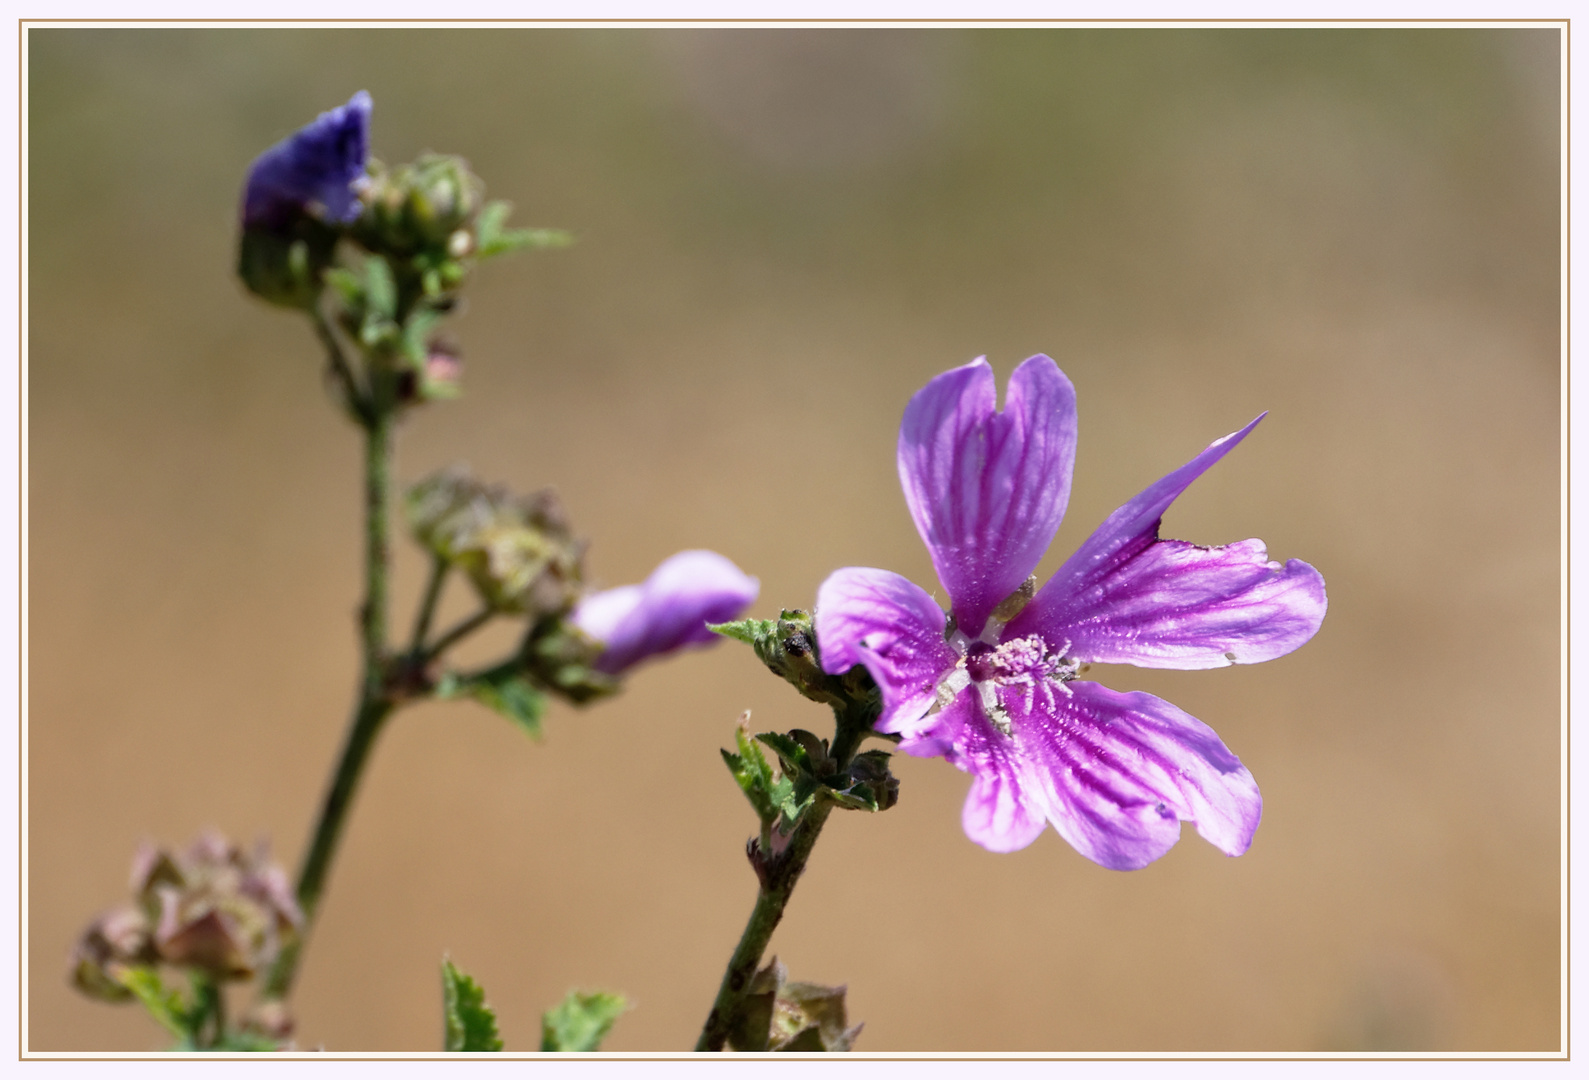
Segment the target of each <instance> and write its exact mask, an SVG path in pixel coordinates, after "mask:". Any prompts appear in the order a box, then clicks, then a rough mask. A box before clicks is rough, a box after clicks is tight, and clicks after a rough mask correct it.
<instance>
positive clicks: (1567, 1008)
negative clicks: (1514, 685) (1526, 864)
mask: <svg viewBox="0 0 1589 1080" xmlns="http://www.w3.org/2000/svg"><path fill="white" fill-rule="evenodd" d="M1561 65H1562V78H1561V90H1560V93H1561V102H1562V106H1561V116H1560V120H1559V123H1560V125H1561V128H1560V139H1561V141H1560V144H1559V145H1560V152H1561V208H1562V212H1561V213H1562V220H1561V237H1562V239H1561V382H1562V393H1561V446H1562V470H1561V484H1562V489H1561V490H1562V520H1561V587H1562V606H1561V642H1562V644H1561V649H1562V652H1561V656H1562V665H1561V701H1562V725H1561V745H1562V753H1561V806H1562V810H1561V814H1562V830H1561V864H1562V881H1561V897H1562V899H1561V905H1562V907H1561V1046H1562V1050H1563V1051H1564V1052H1565V1053H1566V1055H1567V1058H1568V1060H1571V1059H1572V919H1571V913H1572V660H1571V657H1572V560H1571V558H1570V555H1571V551H1572V408H1571V406H1572V24H1571V22H1569V23H1568V25H1567V26H1566V27H1565V28H1564V29H1563V31H1562V50H1561Z"/></svg>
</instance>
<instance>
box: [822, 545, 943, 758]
mask: <svg viewBox="0 0 1589 1080" xmlns="http://www.w3.org/2000/svg"><path fill="white" fill-rule="evenodd" d="M813 624H814V626H815V629H816V634H817V647H818V649H819V650H820V651H821V654H822V670H824V671H826V672H828V673H829V674H830V675H838V674H841V673H843V672H846V671H848V670H849V669H850V668H852V667H854V666H855V665H856V664H864V665H866V670H867V671H869V672H871V675H872V678H873V679H875V680H876V681H877V685H878V687H879V689H881V690H882V692H883V714H882V716H881V717H879V719H878V722H877V724H876V727H877V730H879V731H886V732H894V731H900V730H902V729H904V728H908V727H909V726H910V725H911V724H913V723H914V722H915V721H916V720H919V719H920V718H921V716H922V715H923V714H924V713H925V712H926V711H927V709H928V708H929V707H930V706H931V705H932V704H933V703H934V701H936V691H935V688H936V686H937V683H938V679H939V678H940V676H942V675H943V674H944V673H945V672H946V671H948V670H949V669H950V668H952V667H954V665H955V660H956V659H957V657H956V656H955V651H954V650H953V649H951V648H950V647H949V646H948V645H947V644H946V643H945V642H944V633H943V632H944V613H943V610H942V609H941V608H940V607H939V606H938V605H937V604H936V603H934V602H933V599H932V597H931V596H928V595H927V593H926V592H925V591H923V590H922V589H921V588H920V587H919V586H917V585H915V584H913V583H911V582H910V581H907V580H906V579H905V578H903V577H900V576H899V575H898V574H895V573H892V572H890V571H888V570H873V569H869V568H866V567H859V566H850V567H845V568H844V569H843V570H835V571H834V572H833V573H832V574H829V575H828V578H827V580H826V581H824V582H823V583H822V585H821V587H820V588H819V589H817V607H816V614H815V616H814V617H813Z"/></svg>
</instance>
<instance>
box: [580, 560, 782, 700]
mask: <svg viewBox="0 0 1589 1080" xmlns="http://www.w3.org/2000/svg"><path fill="white" fill-rule="evenodd" d="M760 591H761V583H760V582H758V581H757V580H756V579H755V578H753V577H750V576H748V575H746V573H745V572H744V571H743V570H741V569H740V568H739V567H737V566H735V565H734V564H733V563H732V562H730V561H729V560H728V559H726V558H724V557H723V556H721V555H719V554H717V552H715V551H681V552H679V553H678V554H677V555H674V556H672V557H671V558H668V559H664V560H663V562H662V564H661V565H660V566H658V567H657V568H656V569H655V570H653V571H652V572H651V576H650V577H648V578H646V580H645V581H644V582H643V583H642V584H639V585H621V586H619V587H618V588H616V589H607V590H605V591H603V592H597V593H592V594H590V595H589V596H586V597H585V598H584V599H583V600H581V601H580V603H579V606H578V607H576V608H575V609H574V614H573V616H572V620H573V623H574V625H575V626H577V627H578V628H579V629H580V630H581V631H582V632H583V633H584V634H586V635H587V636H588V637H590V638H592V639H594V640H595V641H598V642H600V643H601V644H602V651H601V654H600V655H599V656H598V657H597V658H596V662H595V667H596V669H597V670H598V671H603V672H606V673H607V674H609V675H616V674H619V673H620V672H623V671H626V670H628V669H629V668H632V667H634V666H635V665H636V664H638V663H639V662H640V661H642V660H645V659H647V658H649V657H652V656H661V655H662V654H664V653H670V652H673V651H675V650H677V649H682V648H686V647H688V646H692V645H706V644H710V643H712V642H714V641H716V640H718V639H717V637H716V636H715V635H714V634H713V633H712V632H711V631H710V630H708V629H707V628H706V624H707V623H709V622H710V623H720V622H727V621H729V620H730V619H734V618H738V617H739V614H740V613H741V612H742V611H744V610H745V609H746V608H747V607H749V606H750V604H751V602H752V601H754V600H755V599H756V596H757V594H758V593H759V592H760Z"/></svg>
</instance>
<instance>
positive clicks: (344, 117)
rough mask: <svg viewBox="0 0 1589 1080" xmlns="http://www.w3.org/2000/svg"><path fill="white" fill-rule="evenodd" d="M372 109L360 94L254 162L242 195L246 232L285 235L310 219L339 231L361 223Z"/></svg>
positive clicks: (362, 94)
mask: <svg viewBox="0 0 1589 1080" xmlns="http://www.w3.org/2000/svg"><path fill="white" fill-rule="evenodd" d="M371 107H372V106H371V102H370V95H369V94H368V93H366V92H365V91H363V90H360V91H359V92H358V93H356V94H354V95H353V96H352V97H351V98H349V99H348V103H347V104H346V105H342V106H339V107H337V108H335V109H332V110H331V111H329V112H323V113H321V114H320V115H319V116H318V117H317V118H316V119H315V120H314V122H313V123H310V124H308V125H306V126H304V127H302V128H299V129H298V130H297V131H296V132H294V133H293V134H291V135H289V136H288V137H287V138H285V139H283V140H282V141H281V142H279V143H277V144H276V145H275V146H272V147H271V148H270V149H269V150H266V151H265V152H264V153H263V154H261V155H259V157H257V158H255V159H254V164H253V167H252V168H250V169H249V171H248V184H247V186H246V187H245V188H244V189H243V228H244V229H265V230H268V231H272V232H285V231H287V230H288V229H290V228H291V227H292V225H293V223H294V222H296V221H298V220H299V219H300V218H302V217H304V216H306V215H307V216H309V217H314V218H319V219H321V220H323V221H327V222H333V223H336V224H340V225H346V224H348V223H349V222H351V221H353V220H354V219H355V218H357V217H358V216H359V198H358V192H357V188H356V185H357V183H358V181H360V180H361V179H362V178H363V176H364V163H365V160H366V159H367V158H368V157H369V153H370V109H371Z"/></svg>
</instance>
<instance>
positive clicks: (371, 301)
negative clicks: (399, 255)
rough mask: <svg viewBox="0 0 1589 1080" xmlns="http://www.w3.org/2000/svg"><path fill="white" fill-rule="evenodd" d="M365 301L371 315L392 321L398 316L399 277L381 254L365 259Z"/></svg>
mask: <svg viewBox="0 0 1589 1080" xmlns="http://www.w3.org/2000/svg"><path fill="white" fill-rule="evenodd" d="M364 301H365V304H366V305H367V307H368V310H369V313H370V314H371V315H377V316H379V317H380V318H382V319H384V320H386V321H387V322H390V321H391V320H392V319H395V318H396V317H397V279H396V278H394V277H393V276H392V265H391V264H390V263H388V262H387V261H386V259H384V258H383V257H382V256H380V255H371V256H370V257H369V258H368V259H365V260H364Z"/></svg>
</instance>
